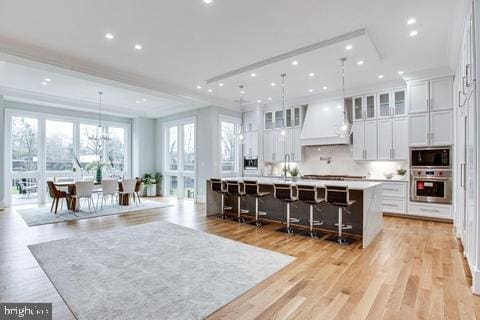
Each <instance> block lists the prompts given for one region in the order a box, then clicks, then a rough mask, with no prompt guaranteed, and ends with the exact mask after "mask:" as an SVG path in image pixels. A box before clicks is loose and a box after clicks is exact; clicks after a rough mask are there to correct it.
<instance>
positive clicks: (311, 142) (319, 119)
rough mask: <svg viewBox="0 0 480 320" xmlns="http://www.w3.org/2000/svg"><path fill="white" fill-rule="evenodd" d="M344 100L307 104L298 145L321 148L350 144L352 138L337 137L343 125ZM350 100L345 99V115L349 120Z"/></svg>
mask: <svg viewBox="0 0 480 320" xmlns="http://www.w3.org/2000/svg"><path fill="white" fill-rule="evenodd" d="M343 103H344V99H343V98H337V99H333V100H327V101H321V102H318V103H312V104H309V105H308V107H307V112H306V114H305V120H304V122H303V128H302V133H301V135H300V144H301V145H302V146H322V145H332V144H351V143H352V142H351V141H352V136H345V137H342V135H339V128H340V127H341V126H342V125H343V123H344V110H343V108H344V104H343ZM351 104H352V100H351V99H345V107H346V110H347V115H348V117H349V118H351V116H350V114H349V112H348V111H349V110H351Z"/></svg>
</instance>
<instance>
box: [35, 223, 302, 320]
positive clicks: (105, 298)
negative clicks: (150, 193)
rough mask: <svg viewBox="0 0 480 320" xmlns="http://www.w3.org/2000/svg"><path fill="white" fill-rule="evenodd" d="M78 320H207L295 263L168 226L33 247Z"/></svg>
mask: <svg viewBox="0 0 480 320" xmlns="http://www.w3.org/2000/svg"><path fill="white" fill-rule="evenodd" d="M29 248H30V251H31V252H32V253H33V255H34V256H35V258H36V259H37V261H38V263H39V264H40V266H41V267H42V268H43V270H44V271H45V273H46V274H47V276H48V277H49V279H50V281H51V282H52V283H53V285H54V286H55V287H56V288H57V290H58V292H59V293H60V295H61V296H62V298H63V299H64V301H65V303H66V304H67V305H68V306H69V308H70V310H71V311H72V312H73V313H74V315H75V316H76V317H77V318H78V319H82V320H83V319H85V320H87V319H88V320H91V319H175V320H183V319H204V318H205V317H207V316H208V315H210V314H211V313H213V312H214V311H216V310H218V309H220V308H221V307H222V306H224V305H225V304H227V303H229V302H230V301H232V300H234V299H235V298H237V297H238V296H240V295H241V294H243V293H244V292H246V291H247V290H249V289H250V288H253V287H254V286H255V285H257V284H259V283H260V282H262V281H263V280H265V279H266V278H268V277H269V276H271V275H272V274H274V273H275V272H277V271H279V270H280V269H282V268H283V267H285V266H286V265H288V264H289V263H290V262H292V261H293V260H294V259H295V258H293V257H290V256H287V255H283V254H280V253H276V252H273V251H269V250H265V249H261V248H257V247H253V246H250V245H246V244H243V243H240V242H236V241H232V240H229V239H225V238H222V237H218V236H215V235H211V234H208V233H205V232H202V231H198V230H193V229H189V228H186V227H182V226H179V225H176V224H172V223H168V222H162V221H159V222H152V223H147V224H143V225H137V226H132V227H126V228H121V229H117V230H111V231H106V232H102V233H96V234H93V235H88V236H82V237H77V238H70V239H64V240H55V241H50V242H45V243H40V244H35V245H30V246H29Z"/></svg>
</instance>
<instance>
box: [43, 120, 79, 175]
mask: <svg viewBox="0 0 480 320" xmlns="http://www.w3.org/2000/svg"><path fill="white" fill-rule="evenodd" d="M45 155H46V170H47V171H71V170H72V168H73V123H72V122H65V121H54V120H46V122H45Z"/></svg>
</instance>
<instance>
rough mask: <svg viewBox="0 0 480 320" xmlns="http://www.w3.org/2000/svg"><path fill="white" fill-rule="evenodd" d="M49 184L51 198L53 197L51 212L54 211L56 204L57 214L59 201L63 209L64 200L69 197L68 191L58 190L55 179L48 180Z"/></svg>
mask: <svg viewBox="0 0 480 320" xmlns="http://www.w3.org/2000/svg"><path fill="white" fill-rule="evenodd" d="M47 186H48V193H49V194H50V198H52V206H51V207H50V212H52V211H53V206H54V205H55V214H57V209H58V202H60V210H62V209H63V200H66V199H67V193H66V192H65V191H60V190H58V189H57V186H56V185H55V183H54V182H53V181H47Z"/></svg>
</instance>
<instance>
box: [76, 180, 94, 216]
mask: <svg viewBox="0 0 480 320" xmlns="http://www.w3.org/2000/svg"><path fill="white" fill-rule="evenodd" d="M93 187H94V182H93V181H78V182H76V183H75V194H74V195H72V198H74V199H76V200H77V206H78V209H80V200H81V199H87V200H88V211H90V212H91V211H92V207H93V211H94V212H95V211H96V208H95V202H94V201H93V197H92V194H93Z"/></svg>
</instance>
